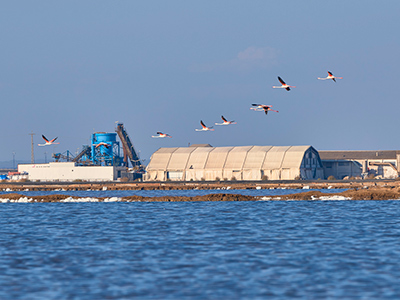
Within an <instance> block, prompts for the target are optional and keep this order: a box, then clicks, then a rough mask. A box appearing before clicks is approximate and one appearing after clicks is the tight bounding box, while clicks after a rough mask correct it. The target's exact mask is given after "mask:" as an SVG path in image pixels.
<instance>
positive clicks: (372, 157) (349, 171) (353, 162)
mask: <svg viewBox="0 0 400 300" xmlns="http://www.w3.org/2000/svg"><path fill="white" fill-rule="evenodd" d="M318 153H319V155H320V157H321V160H322V165H323V168H324V174H325V179H327V178H328V177H329V176H333V177H335V178H336V179H343V178H345V177H359V178H366V177H368V176H372V177H377V178H387V179H392V178H397V177H399V173H400V151H398V150H383V151H382V150H379V151H318Z"/></svg>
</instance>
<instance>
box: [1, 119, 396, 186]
mask: <svg viewBox="0 0 400 300" xmlns="http://www.w3.org/2000/svg"><path fill="white" fill-rule="evenodd" d="M117 138H119V140H117ZM90 141H91V143H90V145H83V146H82V150H81V151H80V152H79V153H76V154H75V155H74V154H72V153H71V152H70V151H68V150H66V151H65V152H63V153H53V158H54V162H50V163H45V164H34V163H31V164H19V165H18V172H8V176H7V174H6V173H4V172H3V173H2V172H0V175H1V176H2V177H1V178H0V179H1V180H8V179H12V180H26V179H27V180H32V181H115V180H122V179H124V180H125V181H128V180H129V181H132V180H144V181H169V180H171V181H215V180H245V181H246V180H247V181H253V180H300V179H304V180H315V179H339V180H340V179H347V178H356V179H366V178H377V179H393V178H398V177H399V174H400V151H398V150H389V151H317V150H316V149H314V148H313V147H312V146H240V147H212V146H211V145H209V144H195V145H191V146H189V147H176V148H160V149H158V150H157V151H156V152H155V153H153V155H152V156H151V160H150V162H149V164H148V166H147V167H146V168H145V166H143V165H142V164H141V161H140V159H139V157H138V155H137V152H136V150H135V148H134V146H133V143H132V141H131V139H130V137H129V135H128V133H127V131H126V130H125V128H124V125H123V124H122V123H118V124H117V126H116V129H115V132H111V133H110V132H95V133H93V134H92V135H91V139H90ZM32 145H33V144H32Z"/></svg>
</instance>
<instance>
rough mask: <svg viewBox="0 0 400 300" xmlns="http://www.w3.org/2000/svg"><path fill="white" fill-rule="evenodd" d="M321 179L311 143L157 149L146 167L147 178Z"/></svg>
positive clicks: (315, 152)
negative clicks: (299, 144) (279, 145)
mask: <svg viewBox="0 0 400 300" xmlns="http://www.w3.org/2000/svg"><path fill="white" fill-rule="evenodd" d="M318 178H321V179H322V178H324V173H323V167H322V162H321V160H320V157H319V155H318V152H317V151H316V150H315V149H314V148H313V147H311V146H285V147H277V146H244V147H212V146H210V145H192V146H190V147H180V148H160V149H158V150H157V151H156V152H155V153H154V154H153V155H152V156H151V160H150V163H149V164H148V166H147V168H146V174H145V176H144V180H147V181H153V180H158V181H165V180H175V181H191V180H193V181H200V180H202V181H211V180H294V179H318Z"/></svg>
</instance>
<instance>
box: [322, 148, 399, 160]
mask: <svg viewBox="0 0 400 300" xmlns="http://www.w3.org/2000/svg"><path fill="white" fill-rule="evenodd" d="M318 153H319V156H320V158H321V160H346V159H360V160H361V159H396V157H397V154H400V151H399V150H375V151H318Z"/></svg>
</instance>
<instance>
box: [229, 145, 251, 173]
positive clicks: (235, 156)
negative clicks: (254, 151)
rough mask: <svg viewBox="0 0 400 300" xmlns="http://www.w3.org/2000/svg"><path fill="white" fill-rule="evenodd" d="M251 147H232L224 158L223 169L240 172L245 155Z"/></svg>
mask: <svg viewBox="0 0 400 300" xmlns="http://www.w3.org/2000/svg"><path fill="white" fill-rule="evenodd" d="M251 148H252V146H244V147H234V148H233V149H232V150H231V151H230V152H229V153H228V157H227V158H226V162H225V167H224V168H225V169H234V170H241V169H242V167H243V164H244V161H245V159H246V156H247V153H248V152H249V150H250V149H251Z"/></svg>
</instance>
